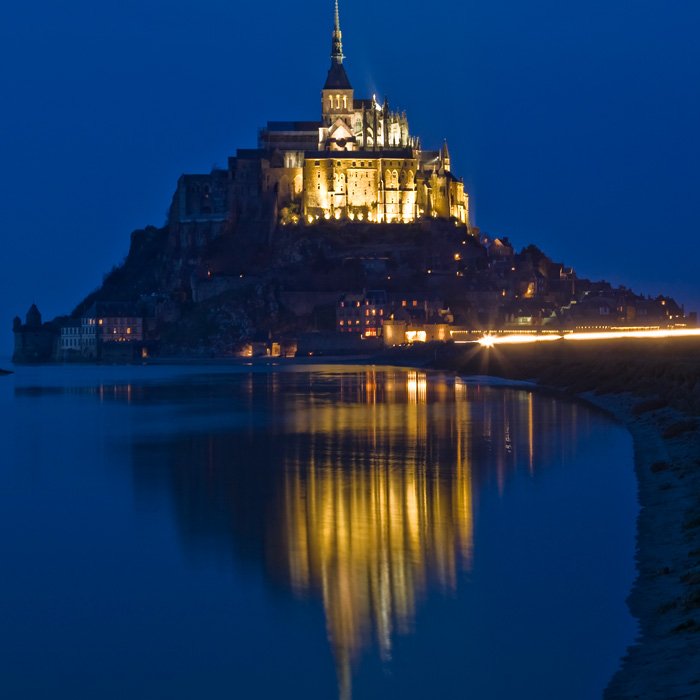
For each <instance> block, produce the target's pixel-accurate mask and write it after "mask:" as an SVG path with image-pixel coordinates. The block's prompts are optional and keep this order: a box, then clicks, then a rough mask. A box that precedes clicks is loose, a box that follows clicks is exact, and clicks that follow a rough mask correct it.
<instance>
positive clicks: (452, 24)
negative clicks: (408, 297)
mask: <svg viewBox="0 0 700 700" xmlns="http://www.w3.org/2000/svg"><path fill="white" fill-rule="evenodd" d="M399 8H400V9H399ZM340 12H341V28H342V30H343V40H344V49H345V55H346V56H347V58H346V61H345V66H346V69H347V72H348V75H349V77H350V80H351V82H352V84H353V87H354V88H355V94H356V96H358V97H370V96H371V95H372V94H373V93H376V94H377V97H378V98H383V96H384V93H388V95H389V102H390V105H391V107H392V108H396V107H399V108H401V109H405V110H406V111H407V113H408V119H409V125H410V128H411V132H412V133H413V134H415V135H418V136H420V137H421V141H422V144H423V147H424V148H426V149H430V148H437V147H439V146H440V144H441V143H442V140H443V138H447V139H448V144H449V147H450V151H451V155H452V165H453V168H452V169H453V171H454V172H455V174H456V175H458V176H463V177H464V181H465V185H466V188H467V190H468V192H469V194H470V196H471V212H472V223H474V224H476V225H477V226H480V227H481V229H482V231H485V232H488V233H490V234H492V235H495V236H509V237H510V239H511V241H512V242H513V243H514V244H515V245H516V247H518V248H520V247H522V246H525V245H527V244H529V243H535V244H536V245H538V246H539V247H540V248H542V249H543V250H544V251H545V252H546V253H548V254H549V255H550V256H551V257H552V258H554V259H555V260H557V261H562V262H564V263H566V264H567V265H573V266H574V268H575V269H576V271H577V273H578V274H579V276H582V277H590V278H593V279H601V278H604V279H607V280H610V281H612V282H613V283H615V284H624V285H626V286H628V287H631V288H633V289H634V290H635V291H638V292H640V293H644V294H652V295H657V294H659V293H666V294H670V295H672V296H675V297H676V298H677V300H678V301H679V302H684V303H685V304H686V308H687V309H690V310H700V285H698V283H697V274H696V269H697V265H698V259H699V255H698V254H699V253H700V243H699V242H698V234H699V233H700V225H699V224H698V217H699V215H700V211H699V207H698V193H699V192H700V128H699V127H700V41H698V39H697V36H698V29H699V28H700V3H698V2H697V0H672V1H670V2H662V0H656V1H654V2H651V1H649V0H589V1H588V2H585V3H583V2H581V3H571V2H562V0H540V1H538V0H533V1H530V2H524V1H522V0H521V1H520V2H518V1H516V0H488V1H487V0H482V1H481V2H475V1H470V0H464V1H461V2H454V1H453V2H444V3H426V4H424V3H419V2H417V0H405V1H404V2H402V3H388V2H380V3H358V2H354V1H353V0H341V7H340ZM332 22H333V6H332V2H331V0H307V1H306V2H303V3H289V2H281V0H269V1H268V2H264V3H263V2H253V3H241V2H236V1H235V0H228V1H227V2H224V1H223V0H210V2H208V3H201V2H199V3H198V2H194V1H193V0H171V1H170V2H164V0H138V2H136V1H135V0H119V2H114V1H113V0H107V1H104V2H99V3H95V2H82V1H76V0H68V1H67V2H64V3H56V2H55V0H54V1H52V2H46V1H44V2H37V1H34V0H26V1H25V2H21V3H11V4H8V5H6V6H5V7H4V9H3V13H2V22H1V24H0V66H2V68H0V87H1V90H2V97H3V101H2V110H1V111H0V126H1V127H2V128H1V130H0V133H1V134H2V136H1V137H0V138H1V139H2V141H1V144H2V145H1V148H0V154H1V157H2V160H1V162H2V185H1V187H0V198H1V199H0V204H1V205H2V224H1V225H2V243H3V245H2V260H3V262H4V266H3V267H4V269H3V281H2V286H1V287H0V356H7V355H9V354H10V353H11V343H12V336H11V330H10V329H11V323H12V317H13V316H15V315H16V314H20V315H22V317H23V316H24V314H25V313H26V311H27V309H28V307H29V306H30V304H31V303H32V302H33V301H35V302H36V303H37V305H38V306H39V308H40V310H41V311H42V313H43V314H44V318H45V320H46V319H49V318H52V317H53V316H55V315H57V314H61V313H68V312H70V311H71V310H72V309H73V307H74V306H75V305H76V304H77V303H78V302H79V301H80V300H81V299H82V298H83V297H84V296H85V295H86V294H87V293H88V292H90V291H91V290H93V289H94V288H95V287H97V286H98V285H99V284H100V283H101V280H102V275H103V273H105V272H107V271H108V270H109V269H110V268H111V267H112V266H113V265H114V264H116V263H119V262H120V261H121V260H122V259H123V257H124V256H125V254H126V252H127V250H128V245H129V234H130V232H131V231H132V230H133V229H136V228H142V227H144V226H146V225H148V224H153V225H157V226H160V225H162V224H163V223H164V221H165V216H166V210H167V209H168V206H169V204H170V200H171V197H172V195H173V192H174V190H175V187H176V183H177V178H178V177H179V175H180V174H181V173H183V172H189V173H197V172H208V171H209V170H210V169H211V167H212V165H214V164H217V165H219V166H222V167H225V166H226V162H227V157H228V156H229V155H234V154H235V149H236V148H251V147H255V145H256V137H257V129H258V127H259V126H261V125H263V124H264V123H265V122H266V121H267V120H287V119H300V120H306V119H318V118H320V90H321V88H322V86H323V83H324V81H325V77H326V72H327V70H328V67H329V54H330V48H331V31H332Z"/></svg>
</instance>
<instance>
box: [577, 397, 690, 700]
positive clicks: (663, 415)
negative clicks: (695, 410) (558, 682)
mask: <svg viewBox="0 0 700 700" xmlns="http://www.w3.org/2000/svg"><path fill="white" fill-rule="evenodd" d="M582 398H585V399H586V400H588V401H590V402H592V403H594V404H596V405H597V406H600V407H601V408H604V409H605V410H607V411H609V412H610V413H612V414H613V415H614V416H615V417H616V418H617V419H618V420H620V421H621V422H622V423H623V424H624V425H625V426H626V427H627V429H628V430H629V431H630V433H631V434H632V437H633V439H634V452H635V455H634V458H635V469H636V472H637V482H638V497H639V503H640V505H641V511H640V514H639V519H638V522H637V551H636V564H637V573H638V577H637V580H636V581H635V584H634V586H633V588H632V592H631V593H630V596H629V598H628V605H629V607H630V610H631V612H632V615H633V616H634V617H635V618H637V620H638V621H639V625H640V635H639V638H638V639H637V641H636V643H635V644H634V645H633V646H631V647H630V648H629V649H628V650H627V654H626V656H625V657H624V659H623V661H622V666H621V668H620V669H619V670H618V672H617V673H616V674H615V675H614V676H613V678H612V679H611V681H610V683H609V685H608V687H607V689H606V691H605V694H604V697H605V698H606V700H618V699H622V698H625V699H626V698H646V699H649V700H651V699H652V698H654V699H658V700H672V699H676V698H678V699H680V698H693V699H694V700H697V699H698V698H700V435H699V434H698V431H697V430H694V431H688V432H684V433H682V434H680V435H678V436H677V437H670V438H669V437H666V438H665V437H664V436H663V435H664V432H666V431H667V430H668V429H669V428H670V427H671V426H673V425H676V424H678V423H681V422H683V421H686V420H687V416H685V415H683V414H682V413H679V412H678V411H675V410H673V409H671V408H668V407H667V408H662V409H659V410H652V411H648V412H645V413H642V414H641V415H635V414H634V413H633V411H632V409H633V406H634V405H635V404H637V403H638V402H639V399H637V398H632V397H631V395H630V394H617V395H612V394H605V395H602V396H595V395H593V394H592V393H590V394H588V393H587V394H583V395H582Z"/></svg>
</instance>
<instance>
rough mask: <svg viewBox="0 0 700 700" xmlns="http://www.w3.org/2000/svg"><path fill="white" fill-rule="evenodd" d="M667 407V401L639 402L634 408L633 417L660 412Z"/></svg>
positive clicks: (648, 400)
mask: <svg viewBox="0 0 700 700" xmlns="http://www.w3.org/2000/svg"><path fill="white" fill-rule="evenodd" d="M666 406H668V401H666V400H665V399H647V400H646V401H639V402H638V403H636V404H635V405H634V406H633V407H632V415H634V416H640V415H642V413H648V412H649V411H658V410H659V409H661V408H666Z"/></svg>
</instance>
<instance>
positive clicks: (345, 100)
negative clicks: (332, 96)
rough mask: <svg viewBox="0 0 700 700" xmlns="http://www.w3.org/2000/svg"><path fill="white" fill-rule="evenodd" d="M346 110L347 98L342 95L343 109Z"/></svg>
mask: <svg viewBox="0 0 700 700" xmlns="http://www.w3.org/2000/svg"><path fill="white" fill-rule="evenodd" d="M347 108H348V96H347V95H343V109H347Z"/></svg>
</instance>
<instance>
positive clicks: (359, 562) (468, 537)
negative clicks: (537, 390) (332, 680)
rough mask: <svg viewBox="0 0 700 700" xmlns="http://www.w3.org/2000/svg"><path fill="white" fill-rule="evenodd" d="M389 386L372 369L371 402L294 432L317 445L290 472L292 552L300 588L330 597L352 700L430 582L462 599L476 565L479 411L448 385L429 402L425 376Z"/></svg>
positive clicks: (301, 416) (341, 668) (300, 419)
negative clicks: (354, 684)
mask: <svg viewBox="0 0 700 700" xmlns="http://www.w3.org/2000/svg"><path fill="white" fill-rule="evenodd" d="M402 379H403V382H401V380H402ZM402 383H403V387H402V386H401V384H402ZM380 384H381V386H378V381H377V376H376V374H375V373H374V372H368V373H367V376H366V378H365V381H364V382H358V383H357V386H358V388H360V389H361V388H364V396H362V397H358V398H361V399H362V401H363V404H346V405H341V406H338V405H333V406H329V407H327V408H326V409H324V410H320V411H319V410H315V411H312V412H304V411H295V412H294V426H293V432H294V433H296V434H298V435H302V434H303V435H305V436H307V438H308V437H309V436H310V437H311V440H310V445H311V447H310V449H309V450H308V451H306V452H305V453H304V454H301V453H300V452H299V451H298V452H297V454H292V455H290V456H289V457H288V459H287V461H286V465H285V485H284V499H283V511H284V515H283V523H284V538H285V542H283V543H282V547H281V550H282V551H283V552H284V553H285V555H286V557H287V562H286V569H287V572H288V576H289V578H290V582H291V585H292V587H293V589H294V591H295V592H296V593H297V594H305V593H307V592H309V591H312V590H313V591H319V592H320V593H321V595H322V599H323V605H324V609H325V614H326V620H327V632H328V637H329V640H330V642H331V644H332V646H333V650H334V654H335V657H336V663H337V667H338V677H339V684H340V695H341V698H348V697H350V688H351V676H352V669H353V664H354V663H355V662H356V661H357V660H358V657H359V655H360V651H361V650H362V649H363V648H364V647H365V646H368V645H369V644H371V643H372V641H373V639H376V642H377V644H378V646H379V649H380V653H381V655H382V657H383V658H384V659H389V658H390V657H391V651H392V638H393V636H394V635H395V634H405V633H407V632H409V631H411V629H412V625H413V620H414V616H415V613H416V605H417V603H418V601H419V600H420V598H421V597H422V595H423V594H424V593H425V591H426V588H427V585H428V583H429V581H430V582H431V583H432V584H433V585H436V586H438V587H440V588H441V589H443V590H444V591H453V590H455V588H456V583H457V571H458V570H459V569H463V570H468V569H469V568H470V566H471V560H472V528H473V522H472V483H471V470H470V462H469V457H468V454H469V445H470V441H469V435H468V429H469V404H468V403H467V402H466V401H463V400H462V401H458V402H457V403H456V404H454V403H453V402H454V401H455V395H454V391H453V389H452V388H451V387H450V388H449V389H448V387H447V385H446V383H445V382H444V381H441V382H439V383H438V384H437V385H436V386H435V387H434V389H435V390H434V391H431V404H430V405H428V403H427V377H426V375H425V374H423V373H420V372H408V373H400V374H396V375H393V376H392V377H390V378H389V377H387V381H385V382H384V381H382V382H380ZM378 393H380V394H381V397H382V401H381V402H380V403H377V395H378ZM448 401H449V402H450V403H451V404H453V408H451V410H450V411H449V412H447V413H446V415H445V418H444V420H442V419H441V420H436V419H434V418H433V419H431V406H435V405H436V403H437V404H440V403H442V404H443V406H444V404H445V403H446V402H448ZM441 418H442V416H441ZM429 423H430V426H429ZM331 434H332V435H333V437H332V439H329V437H330V435H331ZM429 435H430V436H431V437H430V439H429V438H428V436H429ZM343 436H346V438H347V439H345V438H344V437H343ZM358 436H359V437H358ZM437 441H443V444H447V445H449V446H450V449H449V450H447V451H446V450H444V449H442V450H440V449H438V448H437V446H436V442H437Z"/></svg>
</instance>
